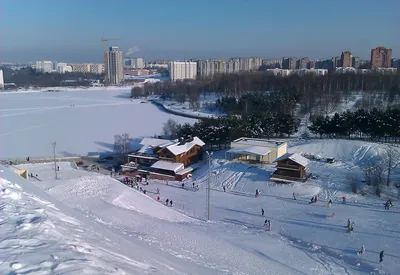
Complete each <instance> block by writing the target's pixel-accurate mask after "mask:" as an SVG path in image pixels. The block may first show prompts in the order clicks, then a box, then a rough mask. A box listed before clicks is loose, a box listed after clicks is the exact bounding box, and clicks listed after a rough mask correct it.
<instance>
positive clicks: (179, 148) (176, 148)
mask: <svg viewBox="0 0 400 275" xmlns="http://www.w3.org/2000/svg"><path fill="white" fill-rule="evenodd" d="M179 144H180V143H179V142H177V143H175V144H172V145H169V146H167V147H166V148H167V149H168V150H169V151H170V152H171V153H172V154H174V155H175V156H178V155H180V154H183V153H186V152H187V151H189V150H190V149H192V148H193V147H194V146H195V145H198V146H200V147H202V146H204V145H205V143H204V142H203V141H202V140H201V139H199V138H198V137H194V138H193V140H192V141H189V142H186V143H185V144H182V145H179Z"/></svg>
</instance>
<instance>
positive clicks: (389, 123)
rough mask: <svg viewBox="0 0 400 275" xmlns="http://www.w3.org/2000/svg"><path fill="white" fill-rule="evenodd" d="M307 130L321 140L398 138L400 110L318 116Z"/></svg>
mask: <svg viewBox="0 0 400 275" xmlns="http://www.w3.org/2000/svg"><path fill="white" fill-rule="evenodd" d="M308 128H309V130H310V131H311V132H312V133H314V134H317V135H319V136H320V137H321V138H322V137H352V136H354V137H358V138H365V137H368V138H369V137H372V138H375V137H400V110H399V109H387V110H386V111H382V110H378V109H376V108H374V109H372V110H371V111H368V110H364V109H358V110H357V111H355V112H351V111H347V112H344V113H341V114H339V113H335V115H334V116H332V117H329V116H319V117H317V118H316V119H315V120H314V122H313V123H312V125H311V126H310V127H308Z"/></svg>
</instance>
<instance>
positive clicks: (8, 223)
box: [0, 166, 211, 275]
mask: <svg viewBox="0 0 400 275" xmlns="http://www.w3.org/2000/svg"><path fill="white" fill-rule="evenodd" d="M0 168H1V170H0V186H1V193H0V207H1V208H0V209H1V213H2V215H1V218H0V225H1V226H0V249H1V253H0V273H1V274H9V275H12V274H35V275H44V274H82V273H84V274H211V273H210V269H208V268H205V267H202V266H199V265H195V264H191V263H188V262H187V261H183V260H181V259H178V258H176V257H174V256H171V255H169V254H168V253H163V252H161V251H160V250H158V249H154V248H152V247H150V246H148V245H144V244H143V242H141V241H138V240H137V239H135V238H130V237H129V235H124V234H115V233H113V232H112V231H111V230H109V229H108V228H107V227H106V226H104V225H102V224H101V223H98V222H95V221H94V220H93V219H91V218H90V217H87V216H85V215H82V214H81V213H79V212H77V211H74V210H72V209H71V208H68V207H66V206H65V205H64V204H63V203H61V202H60V201H58V200H56V199H55V198H54V197H52V196H51V195H49V194H48V193H46V192H44V191H43V190H41V189H40V188H38V187H37V186H35V185H32V183H31V182H28V181H26V180H24V179H23V178H21V177H20V176H18V175H17V174H15V173H14V172H13V171H12V170H10V167H4V166H0ZM153 204H155V203H153ZM148 205H151V203H148ZM180 216H182V214H181V215H180Z"/></svg>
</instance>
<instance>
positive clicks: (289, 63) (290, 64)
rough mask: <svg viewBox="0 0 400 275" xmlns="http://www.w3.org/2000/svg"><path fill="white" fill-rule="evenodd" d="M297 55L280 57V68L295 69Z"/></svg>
mask: <svg viewBox="0 0 400 275" xmlns="http://www.w3.org/2000/svg"><path fill="white" fill-rule="evenodd" d="M296 64H297V57H284V58H283V59H282V68H283V69H287V70H296Z"/></svg>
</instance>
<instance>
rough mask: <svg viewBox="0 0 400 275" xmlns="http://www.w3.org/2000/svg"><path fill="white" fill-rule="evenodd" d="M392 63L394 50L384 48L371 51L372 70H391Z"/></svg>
mask: <svg viewBox="0 0 400 275" xmlns="http://www.w3.org/2000/svg"><path fill="white" fill-rule="evenodd" d="M391 63H392V49H386V48H385V47H383V46H380V47H377V48H375V49H372V50H371V68H372V69H377V68H390V67H391Z"/></svg>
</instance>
